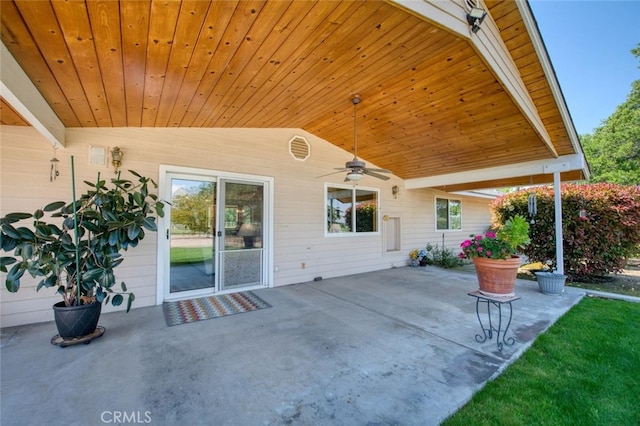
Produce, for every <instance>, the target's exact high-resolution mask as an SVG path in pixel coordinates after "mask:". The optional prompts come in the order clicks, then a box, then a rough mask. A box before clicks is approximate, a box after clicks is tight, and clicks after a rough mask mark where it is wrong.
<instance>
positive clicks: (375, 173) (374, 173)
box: [324, 95, 391, 182]
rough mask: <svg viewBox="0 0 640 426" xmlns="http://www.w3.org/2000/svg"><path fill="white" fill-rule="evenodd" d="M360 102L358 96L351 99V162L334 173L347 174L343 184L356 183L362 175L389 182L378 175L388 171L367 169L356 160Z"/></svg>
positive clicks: (363, 163) (384, 177) (386, 178)
mask: <svg viewBox="0 0 640 426" xmlns="http://www.w3.org/2000/svg"><path fill="white" fill-rule="evenodd" d="M360 101H361V99H360V96H358V95H355V96H354V97H353V99H351V102H352V103H353V160H351V161H347V162H346V163H345V165H344V167H336V169H335V170H338V172H334V173H341V172H347V176H346V178H345V179H344V181H345V182H348V181H354V182H355V181H358V180H360V179H362V177H363V176H364V175H368V176H371V177H374V178H378V179H382V180H389V176H385V175H381V174H380V173H391V171H390V170H386V169H372V168H367V166H366V163H365V162H364V161H362V160H360V159H359V158H358V104H359V103H360ZM334 173H329V174H334ZM324 176H328V175H324Z"/></svg>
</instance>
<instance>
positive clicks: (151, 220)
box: [142, 217, 158, 231]
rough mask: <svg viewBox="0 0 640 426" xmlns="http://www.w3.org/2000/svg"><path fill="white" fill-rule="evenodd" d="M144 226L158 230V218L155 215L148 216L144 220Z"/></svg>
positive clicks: (150, 229) (151, 229)
mask: <svg viewBox="0 0 640 426" xmlns="http://www.w3.org/2000/svg"><path fill="white" fill-rule="evenodd" d="M142 226H144V227H145V228H146V229H148V230H149V231H157V230H158V227H157V226H156V218H155V217H146V218H144V219H143V220H142Z"/></svg>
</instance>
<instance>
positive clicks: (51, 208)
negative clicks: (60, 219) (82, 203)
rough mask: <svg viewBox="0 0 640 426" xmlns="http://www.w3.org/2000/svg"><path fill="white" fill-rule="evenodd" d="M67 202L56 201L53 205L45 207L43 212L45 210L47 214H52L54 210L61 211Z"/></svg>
mask: <svg viewBox="0 0 640 426" xmlns="http://www.w3.org/2000/svg"><path fill="white" fill-rule="evenodd" d="M65 204H66V203H65V202H64V201H55V202H53V203H50V204H47V205H46V206H44V208H43V209H42V210H44V211H45V212H52V211H54V210H60V209H61V208H63V207H64V206H65Z"/></svg>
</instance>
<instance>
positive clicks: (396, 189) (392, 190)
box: [391, 185, 400, 198]
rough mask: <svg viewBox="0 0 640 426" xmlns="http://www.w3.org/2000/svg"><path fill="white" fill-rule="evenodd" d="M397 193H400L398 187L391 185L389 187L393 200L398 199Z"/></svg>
mask: <svg viewBox="0 0 640 426" xmlns="http://www.w3.org/2000/svg"><path fill="white" fill-rule="evenodd" d="M399 193H400V187H399V186H398V185H393V186H392V187H391V194H393V198H398V194H399Z"/></svg>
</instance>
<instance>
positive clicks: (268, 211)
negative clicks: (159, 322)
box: [156, 164, 274, 305]
mask: <svg viewBox="0 0 640 426" xmlns="http://www.w3.org/2000/svg"><path fill="white" fill-rule="evenodd" d="M169 173H177V174H184V175H191V176H193V177H194V178H197V177H206V178H213V179H215V181H216V182H218V181H219V180H220V179H230V180H234V181H238V182H247V183H255V182H260V183H261V184H263V185H264V203H265V208H264V218H263V226H264V229H263V231H264V232H263V238H264V241H263V250H264V251H263V262H264V263H263V265H264V268H263V271H262V274H263V282H264V285H263V286H260V288H266V287H269V288H271V287H273V227H274V226H273V225H274V219H273V218H274V185H273V184H274V179H273V177H270V176H260V175H250V174H245V173H234V172H228V171H222V170H214V169H202V168H196V167H184V166H174V165H167V164H160V166H159V174H158V198H159V199H161V200H164V201H166V200H169V199H170V198H171V197H170V196H171V187H170V185H171V183H170V182H168V179H167V175H168V174H169ZM216 187H217V185H216ZM170 226H171V224H170V221H169V220H168V215H165V217H162V218H161V217H159V218H158V242H157V261H156V305H161V304H162V303H163V302H164V300H165V299H164V297H165V294H164V293H165V285H167V279H168V276H167V273H168V268H169V250H167V248H166V245H167V243H166V235H167V232H168V231H169V228H170ZM243 290H251V288H243ZM234 291H237V290H228V291H220V292H217V293H215V294H224V293H232V292H234ZM172 300H173V299H172Z"/></svg>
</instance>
